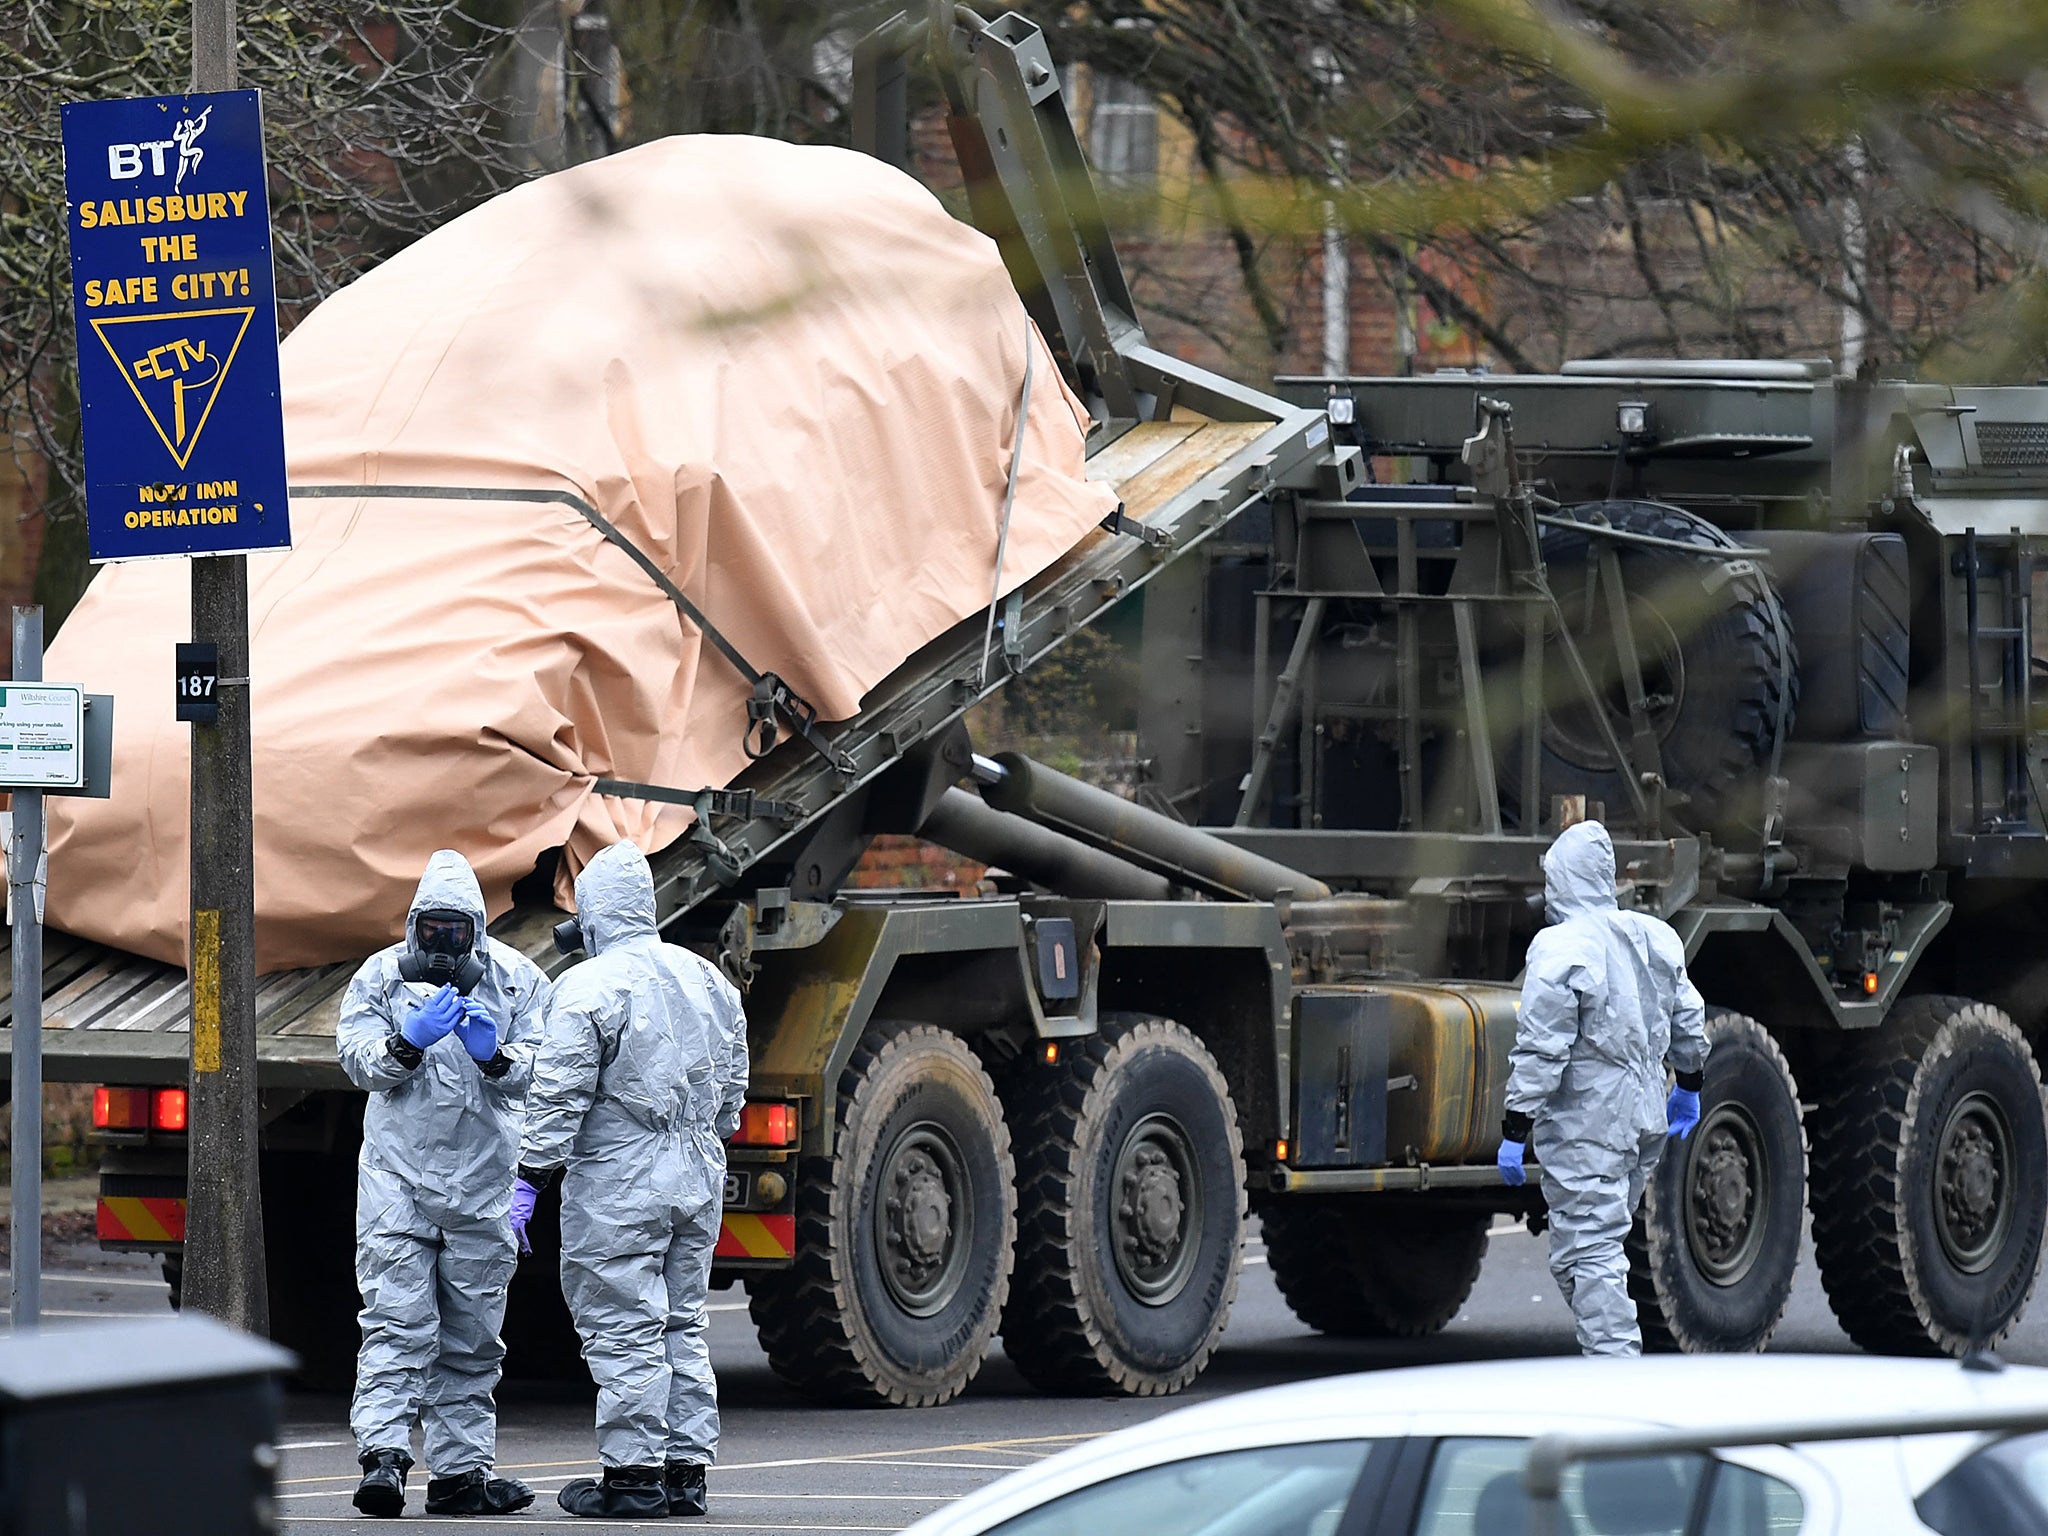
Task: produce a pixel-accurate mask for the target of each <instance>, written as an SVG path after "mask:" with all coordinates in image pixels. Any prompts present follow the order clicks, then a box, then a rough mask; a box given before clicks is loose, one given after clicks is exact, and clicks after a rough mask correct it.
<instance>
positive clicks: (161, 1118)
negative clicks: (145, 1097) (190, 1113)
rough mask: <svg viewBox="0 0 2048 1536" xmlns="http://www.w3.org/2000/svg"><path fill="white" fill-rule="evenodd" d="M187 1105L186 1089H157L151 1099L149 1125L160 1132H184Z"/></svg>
mask: <svg viewBox="0 0 2048 1536" xmlns="http://www.w3.org/2000/svg"><path fill="white" fill-rule="evenodd" d="M186 1104H187V1101H186V1097H185V1090H184V1089H182V1088H159V1089H157V1090H156V1092H155V1093H154V1094H153V1095H152V1096H151V1098H150V1104H149V1123H150V1124H151V1125H153V1126H155V1127H156V1128H157V1129H158V1130H160V1131H182V1130H184V1129H185V1115H186Z"/></svg>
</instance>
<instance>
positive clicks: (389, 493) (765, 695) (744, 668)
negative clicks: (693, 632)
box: [286, 485, 855, 774]
mask: <svg viewBox="0 0 2048 1536" xmlns="http://www.w3.org/2000/svg"><path fill="white" fill-rule="evenodd" d="M286 490H287V493H288V494H290V495H292V496H326V497H340V498H347V499H349V500H356V501H367V500H373V499H383V500H387V501H523V502H534V503H554V504H557V505H560V506H565V507H572V508H574V509H575V510H576V511H577V512H579V513H581V514H582V517H583V520H584V521H585V522H587V523H589V524H590V526H591V527H593V528H595V529H596V530H597V531H598V532H599V533H600V534H602V535H603V536H604V538H605V541H606V542H607V543H609V544H612V545H614V546H616V547H617V548H618V549H619V550H620V551H621V552H622V553H623V554H624V555H625V556H626V558H627V559H629V560H631V561H632V562H633V563H634V564H635V565H637V566H639V567H640V569H641V570H642V571H644V572H646V574H647V578H648V580H650V581H652V582H653V583H654V584H655V585H656V586H657V587H659V588H661V590H662V593H663V594H664V595H665V596H666V597H667V598H668V600H669V601H670V602H672V603H674V604H675V605H676V607H677V608H678V609H679V610H680V611H681V613H682V615H683V617H684V618H686V619H688V620H689V621H690V622H691V623H692V624H694V625H696V626H697V629H698V630H699V632H700V633H702V635H703V636H704V638H705V639H706V640H709V641H710V642H711V645H712V648H713V649H714V650H716V651H717V652H718V654H719V655H721V656H723V657H724V658H725V659H726V660H727V661H728V662H730V663H732V667H733V670H734V671H736V672H738V673H739V675H740V676H741V677H743V678H745V679H746V680H747V681H748V682H749V683H751V684H752V685H753V688H754V696H753V697H752V698H750V699H748V700H747V728H746V731H745V732H744V734H743V735H742V737H741V747H742V748H743V750H744V751H745V752H746V754H747V756H748V757H749V758H751V759H753V760H754V761H755V762H759V761H760V760H761V759H762V758H764V757H766V756H767V755H768V754H769V753H770V752H772V751H773V750H774V749H775V745H776V743H777V741H778V740H779V739H780V735H779V732H778V730H777V726H776V718H777V716H778V715H779V716H780V717H781V720H782V723H783V725H784V726H785V727H786V728H787V729H788V730H789V732H790V734H792V735H793V736H795V737H796V738H797V739H798V740H799V741H801V742H802V743H803V744H804V745H805V746H807V747H809V748H810V749H811V750H812V751H813V752H815V753H817V755H818V756H819V757H821V758H823V759H824V760H825V761H826V762H827V763H828V764H830V765H831V766H832V767H833V768H834V769H835V770H837V771H838V772H840V773H842V774H851V773H853V772H854V771H855V769H854V764H853V759H852V758H850V757H848V756H847V755H846V754H845V753H844V752H841V751H839V750H838V749H836V748H835V747H834V746H833V745H832V744H831V743H830V742H829V741H827V740H826V739H825V737H824V734H823V733H822V732H821V731H820V730H819V729H818V711H817V707H816V706H815V705H813V704H812V703H810V701H809V700H807V699H805V698H803V697H802V696H801V695H799V694H798V693H797V692H796V691H795V690H794V689H792V688H791V687H790V686H789V684H788V683H786V682H784V681H783V680H782V679H781V678H780V677H778V676H777V675H776V674H775V673H773V672H763V671H761V670H760V669H759V668H757V667H755V666H754V665H753V663H751V662H750V661H748V660H747V658H746V657H744V656H742V655H741V654H740V653H739V649H738V647H736V646H735V645H734V644H733V643H732V642H731V641H730V640H728V639H726V637H725V636H724V635H723V634H721V633H719V630H718V626H717V625H715V624H713V623H712V622H711V621H710V620H709V619H708V618H706V617H705V616H704V610H703V609H701V608H699V607H698V606H697V605H696V604H695V603H693V602H691V601H690V598H689V595H688V594H687V593H686V592H684V591H683V589H682V588H681V587H679V586H677V585H676V584H675V583H674V582H673V581H671V580H670V579H669V575H668V572H666V571H664V570H663V569H662V568H661V567H660V566H659V565H657V564H655V562H654V560H653V558H652V557H651V556H649V555H648V554H647V552H646V551H645V550H643V549H641V548H640V547H639V545H637V544H635V543H634V542H633V541H632V540H631V539H629V538H627V537H626V536H625V534H623V533H621V532H620V531H619V529H618V528H617V527H616V526H615V525H614V524H613V523H612V521H611V519H609V518H607V517H606V516H605V515H604V514H603V513H602V512H600V511H598V510H597V508H595V507H593V506H592V505H591V504H590V503H589V502H587V501H585V500H584V499H583V498H582V497H581V496H578V495H577V494H576V493H575V492H574V491H550V490H538V489H530V488H520V487H510V486H507V487H484V486H460V485H294V486H288V487H286Z"/></svg>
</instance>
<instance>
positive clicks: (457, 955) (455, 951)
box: [398, 907, 484, 997]
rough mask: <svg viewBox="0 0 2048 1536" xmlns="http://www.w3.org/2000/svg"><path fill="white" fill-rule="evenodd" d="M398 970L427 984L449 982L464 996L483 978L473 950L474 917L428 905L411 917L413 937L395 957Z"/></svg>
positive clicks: (405, 975)
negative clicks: (425, 908)
mask: <svg viewBox="0 0 2048 1536" xmlns="http://www.w3.org/2000/svg"><path fill="white" fill-rule="evenodd" d="M398 974H399V975H400V976H401V977H403V978H404V979H405V980H407V981H421V982H425V983H426V984H427V985H428V986H430V987H448V986H452V987H454V988H455V990H456V991H458V992H460V993H461V994H462V995H463V996H464V997H467V996H469V990H470V988H472V987H474V986H475V985H476V984H477V983H478V982H480V981H482V980H483V979H484V963H483V961H482V960H481V959H480V958H479V957H478V955H477V952H476V921H475V919H473V918H472V917H470V915H469V914H468V913H467V912H452V911H449V910H447V909H446V908H441V907H430V908H428V909H427V910H426V911H424V912H422V913H420V914H419V915H418V916H417V917H416V918H414V919H413V941H412V943H411V944H410V945H408V946H407V948H406V951H405V953H404V954H403V955H401V956H399V959H398Z"/></svg>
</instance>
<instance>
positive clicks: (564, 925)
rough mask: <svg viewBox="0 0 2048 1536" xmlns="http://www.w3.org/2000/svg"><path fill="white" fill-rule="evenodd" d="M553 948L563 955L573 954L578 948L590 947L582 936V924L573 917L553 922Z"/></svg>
mask: <svg viewBox="0 0 2048 1536" xmlns="http://www.w3.org/2000/svg"><path fill="white" fill-rule="evenodd" d="M555 948H556V950H557V951H559V952H560V953H562V954H565V955H573V954H575V953H576V951H577V950H579V949H588V948H590V945H589V943H588V942H587V941H586V940H585V939H584V937H583V925H582V924H581V923H579V922H577V921H576V919H575V918H573V917H571V918H565V919H564V920H563V921H561V922H559V923H557V924H555Z"/></svg>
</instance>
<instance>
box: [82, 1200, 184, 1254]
mask: <svg viewBox="0 0 2048 1536" xmlns="http://www.w3.org/2000/svg"><path fill="white" fill-rule="evenodd" d="M97 1225H98V1228H99V1237H100V1241H102V1242H107V1243H182V1242H183V1241H185V1202H184V1201H183V1200H178V1199H172V1198H167V1197H166V1198H159V1197H156V1196H149V1195H101V1196H100V1207H99V1220H98V1223H97Z"/></svg>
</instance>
